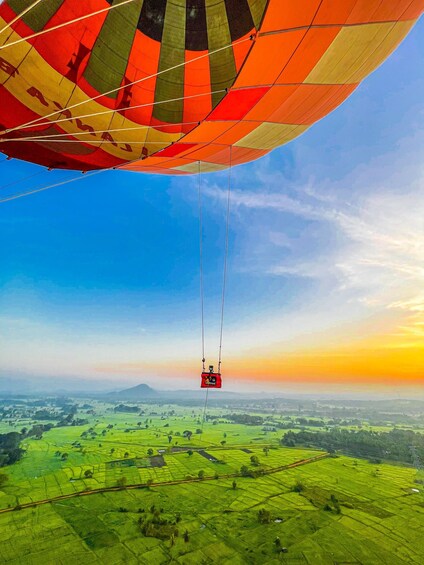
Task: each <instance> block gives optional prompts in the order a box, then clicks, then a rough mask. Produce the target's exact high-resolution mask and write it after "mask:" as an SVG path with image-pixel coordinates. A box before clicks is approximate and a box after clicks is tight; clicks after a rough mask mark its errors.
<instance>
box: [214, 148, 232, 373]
mask: <svg viewBox="0 0 424 565" xmlns="http://www.w3.org/2000/svg"><path fill="white" fill-rule="evenodd" d="M232 149H233V148H232V146H231V145H230V163H229V167H228V195H227V220H226V226H225V252H224V270H223V276H222V301H221V330H220V335H219V355H218V373H220V372H221V363H222V336H223V331H224V306H225V289H226V285H227V263H228V247H229V245H228V242H229V233H230V196H231V165H232Z"/></svg>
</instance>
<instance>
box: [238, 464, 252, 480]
mask: <svg viewBox="0 0 424 565" xmlns="http://www.w3.org/2000/svg"><path fill="white" fill-rule="evenodd" d="M240 475H241V476H242V477H250V471H249V467H248V466H247V465H242V466H241V468H240Z"/></svg>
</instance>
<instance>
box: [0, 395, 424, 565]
mask: <svg viewBox="0 0 424 565" xmlns="http://www.w3.org/2000/svg"><path fill="white" fill-rule="evenodd" d="M4 406H5V408H4V409H3V418H2V421H1V422H0V426H1V428H0V434H1V433H3V434H4V433H10V432H16V431H21V432H22V430H23V429H24V430H25V433H23V434H22V441H21V448H23V449H24V450H25V453H24V455H23V457H21V459H20V460H19V461H17V462H15V463H13V464H12V465H6V466H4V467H2V468H1V469H0V476H4V477H6V479H4V480H3V481H2V483H0V562H1V563H8V564H9V563H10V564H20V563H23V562H24V563H29V564H32V563H33V564H38V563H43V564H50V563H52V564H53V563H54V564H56V563H63V564H66V565H67V564H73V563H75V564H76V563H78V564H81V563H108V564H109V563H134V564H135V563H151V564H157V563H187V564H191V563H193V564H196V565H197V564H199V563H228V564H233V563H234V564H237V563H240V564H241V563H252V564H255V563H310V564H314V565H315V564H321V563H322V564H327V563H364V564H367V565H368V564H373V563H376V564H377V563H381V564H383V563H384V564H390V565H391V564H397V563H399V564H402V563H422V562H423V561H424V548H423V547H422V543H421V541H420V540H421V539H422V537H423V533H424V526H423V523H424V495H423V487H422V484H421V483H422V482H423V479H424V476H423V474H422V471H421V470H420V464H417V465H415V466H413V465H404V464H399V463H398V464H392V463H390V462H388V461H378V462H377V461H373V462H370V461H369V460H367V459H362V458H353V457H347V456H345V455H343V454H342V453H336V454H333V455H332V456H331V455H329V454H328V453H326V452H324V451H322V450H320V449H318V448H313V447H311V446H296V447H286V446H284V445H282V443H281V441H280V440H281V438H282V436H283V434H284V433H285V432H287V430H293V431H296V425H295V423H293V426H292V427H290V425H289V424H290V423H291V422H292V420H290V421H289V420H287V416H286V415H285V414H284V413H275V411H274V413H273V415H272V417H270V416H269V415H267V413H266V410H264V408H263V406H262V407H261V406H257V407H255V408H251V409H250V410H247V409H244V410H243V411H241V410H239V411H238V413H239V414H242V415H243V414H247V413H249V414H251V415H259V416H262V418H263V419H262V420H261V422H260V423H259V424H258V425H256V423H255V422H253V420H252V422H253V423H252V424H243V423H236V422H237V421H239V420H240V417H235V418H233V419H232V420H231V418H229V417H228V416H229V414H232V413H235V412H236V411H235V410H233V409H232V408H231V407H230V408H231V410H229V408H228V406H225V407H224V406H223V407H218V406H214V407H213V408H211V409H210V411H209V412H208V415H209V418H207V419H206V421H205V423H203V414H202V408H201V407H200V406H197V405H193V406H184V405H173V404H163V403H162V404H154V403H150V404H142V403H132V405H131V406H130V407H128V406H125V405H123V404H118V403H116V402H115V403H113V402H105V401H101V400H89V401H87V402H82V401H80V400H72V401H70V402H68V404H66V406H65V409H63V408H62V409H61V410H58V409H57V407H56V406H55V404H54V402H53V403H52V402H50V403H49V402H47V401H46V405H45V407H44V408H43V410H44V412H42V411H40V410H39V407H38V408H37V410H38V412H37V418H41V417H43V416H45V417H46V419H45V420H39V419H34V416H35V412H34V410H33V409H32V408H29V407H28V405H25V404H24V405H18V404H17V405H12V402H11V401H10V402H9V403H8V404H7V403H4ZM70 406H71V407H72V408H69V407H70ZM126 410H128V411H126ZM68 412H69V413H71V414H72V418H73V419H72V421H71V419H70V418H68V421H67V422H66V421H65V419H66V418H64V415H66V414H67V413H68ZM53 417H54V418H53ZM243 417H245V416H243ZM284 418H286V419H285V420H284ZM234 420H235V421H234ZM278 422H285V423H286V424H287V425H284V429H280V428H279V427H278ZM49 423H50V426H52V427H50V426H47V427H48V428H50V429H46V430H45V429H43V431H42V432H40V431H39V429H38V428H35V432H31V433H33V434H34V435H31V434H29V433H28V430H30V429H32V430H34V426H40V425H41V426H45V425H46V424H49ZM309 423H310V424H311V426H309V427H308V429H309V428H313V427H314V425H313V422H309ZM58 424H60V425H58ZM306 424H308V421H307V420H306ZM324 425H325V426H327V427H328V426H329V425H330V423H329V421H328V419H327V420H326V421H325V422H324ZM359 425H360V427H361V428H364V427H367V426H369V425H370V424H369V422H368V423H367V422H361V423H360V424H359ZM345 426H346V427H351V426H352V422H346V423H345ZM420 426H421V423H420V422H417V427H418V428H419V427H420ZM318 427H319V429H323V428H322V427H321V424H320V423H318ZM381 428H382V429H383V430H384V429H386V428H387V429H389V423H383V425H382V426H380V428H379V429H381ZM36 432H37V433H36Z"/></svg>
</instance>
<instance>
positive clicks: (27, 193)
mask: <svg viewBox="0 0 424 565" xmlns="http://www.w3.org/2000/svg"><path fill="white" fill-rule="evenodd" d="M110 170H111V169H110V168H109V169H100V170H98V171H92V172H91V173H89V174H88V175H81V176H78V177H73V178H71V179H68V180H64V181H60V182H56V183H54V184H49V185H46V186H41V187H40V188H34V189H33V190H27V191H25V192H19V193H18V194H12V195H11V196H5V197H4V198H0V204H3V203H5V202H10V201H12V200H17V199H18V198H23V197H24V196H30V195H31V194H37V193H38V192H43V191H45V190H49V189H50V188H56V187H57V186H63V185H64V184H70V183H71V182H76V181H79V180H82V179H86V178H89V177H92V176H94V175H98V174H100V173H104V172H105V171H110Z"/></svg>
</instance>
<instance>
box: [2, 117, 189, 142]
mask: <svg viewBox="0 0 424 565" xmlns="http://www.w3.org/2000/svg"><path fill="white" fill-rule="evenodd" d="M48 123H49V124H52V123H54V122H48ZM198 124H199V122H198V121H197V122H180V123H177V124H163V125H161V126H160V125H157V126H138V127H134V128H116V129H102V130H93V131H76V132H72V133H51V134H45V135H34V136H32V135H31V136H28V137H18V138H14V137H11V138H9V139H8V138H0V143H1V142H2V141H10V140H12V141H13V142H15V141H37V140H40V139H47V140H48V141H53V140H54V139H56V138H58V137H69V136H70V135H72V136H73V137H75V136H77V135H78V136H80V135H95V134H98V133H114V132H117V131H140V130H143V129H155V130H161V129H162V128H175V127H182V126H194V125H198ZM81 141H84V140H81Z"/></svg>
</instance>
